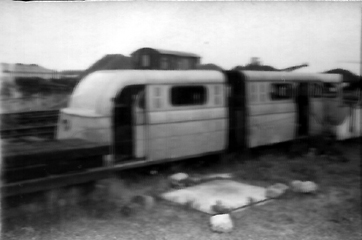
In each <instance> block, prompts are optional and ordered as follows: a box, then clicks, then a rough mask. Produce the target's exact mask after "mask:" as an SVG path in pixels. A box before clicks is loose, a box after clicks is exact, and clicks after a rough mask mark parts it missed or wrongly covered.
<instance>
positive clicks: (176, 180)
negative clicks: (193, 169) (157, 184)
mask: <svg viewBox="0 0 362 240" xmlns="http://www.w3.org/2000/svg"><path fill="white" fill-rule="evenodd" d="M188 177H189V175H188V174H186V173H175V174H173V175H171V176H170V177H169V180H170V182H171V184H172V186H176V187H180V186H182V185H183V182H184V181H185V180H186V179H188Z"/></svg>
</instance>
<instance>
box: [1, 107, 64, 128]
mask: <svg viewBox="0 0 362 240" xmlns="http://www.w3.org/2000/svg"><path fill="white" fill-rule="evenodd" d="M58 116H59V110H43V111H26V112H15V113H2V114H1V115H0V119H1V124H2V127H4V126H5V127H10V126H12V127H14V126H29V125H30V126H31V125H43V124H46V123H56V121H57V120H58Z"/></svg>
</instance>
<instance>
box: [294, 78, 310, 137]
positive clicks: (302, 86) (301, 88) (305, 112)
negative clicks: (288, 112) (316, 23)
mask: <svg viewBox="0 0 362 240" xmlns="http://www.w3.org/2000/svg"><path fill="white" fill-rule="evenodd" d="M296 105H297V116H298V117H297V133H298V135H297V136H298V137H300V136H307V135H308V133H309V96H308V83H299V85H298V86H297V94H296Z"/></svg>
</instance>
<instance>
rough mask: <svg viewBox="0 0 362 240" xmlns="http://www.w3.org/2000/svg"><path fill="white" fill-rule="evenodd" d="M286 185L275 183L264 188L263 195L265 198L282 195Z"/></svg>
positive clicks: (286, 188)
mask: <svg viewBox="0 0 362 240" xmlns="http://www.w3.org/2000/svg"><path fill="white" fill-rule="evenodd" d="M288 188H289V187H288V186H287V185H285V184H283V183H277V184H274V185H271V186H270V187H268V188H267V189H266V190H265V196H266V197H267V198H277V197H280V196H281V195H283V194H284V193H285V192H286V191H287V190H288Z"/></svg>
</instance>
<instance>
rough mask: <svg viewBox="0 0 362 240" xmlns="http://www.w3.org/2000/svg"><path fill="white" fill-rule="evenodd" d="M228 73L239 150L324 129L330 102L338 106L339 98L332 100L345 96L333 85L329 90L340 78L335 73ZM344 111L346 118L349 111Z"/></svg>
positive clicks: (232, 132)
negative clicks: (333, 98) (341, 95)
mask: <svg viewBox="0 0 362 240" xmlns="http://www.w3.org/2000/svg"><path fill="white" fill-rule="evenodd" d="M227 75H228V85H229V86H230V87H231V89H233V90H232V91H230V92H231V95H232V96H231V97H230V101H229V111H230V114H229V116H230V133H229V136H230V141H231V143H230V145H231V146H237V148H238V149H240V148H250V147H257V146H262V145H268V144H274V143H279V142H285V141H290V140H292V139H294V138H296V137H300V136H306V135H317V134H320V133H321V132H322V131H324V129H323V128H324V126H325V121H326V119H325V118H326V115H327V116H329V115H330V114H329V113H328V114H327V111H324V110H325V109H326V107H329V109H331V110H335V109H337V107H338V108H339V106H336V104H335V102H338V101H335V102H333V103H331V100H330V98H329V97H331V95H332V96H333V97H336V98H337V99H340V98H339V94H338V93H339V92H338V93H337V92H331V90H330V89H332V88H330V89H329V88H328V89H327V90H330V91H326V86H335V85H337V86H338V85H339V84H340V83H341V77H340V76H339V75H336V74H305V73H288V72H267V71H264V72H258V71H240V72H232V71H230V72H227ZM237 89H240V90H237ZM233 99H239V101H236V100H233ZM235 105H239V106H238V107H235ZM241 109H242V110H241ZM335 113H336V111H334V114H335ZM341 115H343V116H340V118H344V117H345V113H344V114H343V113H342V114H341ZM233 118H235V119H233ZM330 118H331V117H330ZM333 119H335V118H333ZM335 122H336V121H335ZM335 122H332V123H331V124H332V125H333V124H335ZM241 128H243V130H240V129H241ZM235 134H236V135H237V136H233V135H235ZM232 141H236V143H232Z"/></svg>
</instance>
